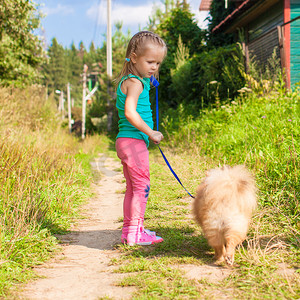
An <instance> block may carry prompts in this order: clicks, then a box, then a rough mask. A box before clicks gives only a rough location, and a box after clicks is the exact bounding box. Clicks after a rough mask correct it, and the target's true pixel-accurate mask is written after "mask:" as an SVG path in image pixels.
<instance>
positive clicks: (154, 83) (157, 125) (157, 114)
mask: <svg viewBox="0 0 300 300" xmlns="http://www.w3.org/2000/svg"><path fill="white" fill-rule="evenodd" d="M150 82H151V83H152V85H153V86H154V87H155V89H156V129H157V131H159V130H158V129H159V109H158V86H159V82H158V81H157V80H156V78H155V77H154V76H153V75H152V76H151V78H150ZM157 146H158V148H159V151H160V153H161V155H162V157H163V158H164V160H165V163H166V164H167V166H168V167H169V169H170V171H171V172H172V174H173V175H174V177H175V178H176V179H177V181H178V182H179V183H180V185H181V186H182V187H183V188H184V189H185V191H186V192H187V193H188V194H189V196H191V197H192V198H195V197H194V196H192V195H191V194H190V192H189V191H188V190H187V189H186V188H185V186H184V185H183V184H182V182H181V180H180V179H179V177H178V176H177V174H176V173H175V171H174V170H173V168H172V167H171V165H170V163H169V161H168V160H167V158H166V156H165V154H164V153H163V151H162V150H161V148H160V146H159V145H157Z"/></svg>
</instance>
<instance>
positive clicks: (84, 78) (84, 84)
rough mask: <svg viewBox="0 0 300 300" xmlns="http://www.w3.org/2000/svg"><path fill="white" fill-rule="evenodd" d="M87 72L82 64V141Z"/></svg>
mask: <svg viewBox="0 0 300 300" xmlns="http://www.w3.org/2000/svg"><path fill="white" fill-rule="evenodd" d="M87 70H88V66H87V65H86V64H84V66H83V75H82V77H83V78H82V80H83V92H82V117H81V121H82V123H81V138H82V139H83V140H84V138H85V111H86V100H85V96H86V72H87Z"/></svg>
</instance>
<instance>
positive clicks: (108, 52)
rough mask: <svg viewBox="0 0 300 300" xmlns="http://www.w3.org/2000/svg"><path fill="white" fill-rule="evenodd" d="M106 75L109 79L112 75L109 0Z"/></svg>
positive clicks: (109, 10)
mask: <svg viewBox="0 0 300 300" xmlns="http://www.w3.org/2000/svg"><path fill="white" fill-rule="evenodd" d="M106 43H107V46H106V47H107V48H106V56H107V75H108V77H109V79H111V77H112V45H111V44H112V37H111V0H107V41H106Z"/></svg>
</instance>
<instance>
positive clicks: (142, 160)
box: [116, 138, 150, 228]
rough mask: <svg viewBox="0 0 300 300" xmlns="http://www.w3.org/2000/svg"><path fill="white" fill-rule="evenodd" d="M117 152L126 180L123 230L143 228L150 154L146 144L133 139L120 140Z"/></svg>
mask: <svg viewBox="0 0 300 300" xmlns="http://www.w3.org/2000/svg"><path fill="white" fill-rule="evenodd" d="M116 150H117V154H118V157H119V158H120V159H121V162H122V165H123V172H124V176H125V178H126V193H125V198H124V204H123V214H124V222H123V228H124V227H127V226H139V225H140V226H143V223H144V215H145V210H146V204H147V200H148V196H149V192H150V173H149V152H148V149H147V146H146V143H145V141H143V140H138V139H133V138H118V139H117V141H116Z"/></svg>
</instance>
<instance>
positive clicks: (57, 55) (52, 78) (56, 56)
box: [43, 38, 68, 92]
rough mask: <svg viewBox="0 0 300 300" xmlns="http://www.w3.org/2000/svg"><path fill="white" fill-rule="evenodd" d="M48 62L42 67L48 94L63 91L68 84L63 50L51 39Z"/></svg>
mask: <svg viewBox="0 0 300 300" xmlns="http://www.w3.org/2000/svg"><path fill="white" fill-rule="evenodd" d="M48 57H49V62H48V64H45V65H44V68H43V71H44V75H45V83H46V85H47V86H48V90H49V92H54V91H55V90H61V91H64V90H65V89H66V84H67V82H68V78H67V75H68V71H67V63H66V57H65V50H64V48H63V46H62V45H60V44H59V43H58V42H57V40H56V38H53V39H52V44H51V46H50V47H49V50H48Z"/></svg>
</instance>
